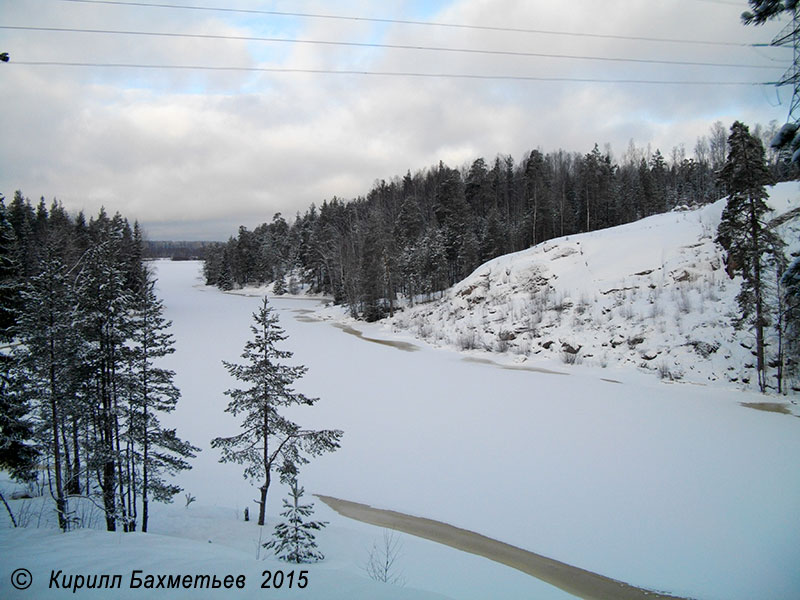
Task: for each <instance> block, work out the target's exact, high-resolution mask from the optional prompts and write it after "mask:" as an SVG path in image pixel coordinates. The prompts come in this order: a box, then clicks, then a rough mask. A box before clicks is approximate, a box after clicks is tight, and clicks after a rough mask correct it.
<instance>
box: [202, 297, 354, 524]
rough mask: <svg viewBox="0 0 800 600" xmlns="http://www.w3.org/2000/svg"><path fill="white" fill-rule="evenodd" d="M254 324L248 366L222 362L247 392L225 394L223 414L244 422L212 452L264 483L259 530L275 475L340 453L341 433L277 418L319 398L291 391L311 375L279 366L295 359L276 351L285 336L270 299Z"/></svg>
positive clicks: (217, 441)
mask: <svg viewBox="0 0 800 600" xmlns="http://www.w3.org/2000/svg"><path fill="white" fill-rule="evenodd" d="M253 320H254V323H255V324H254V325H251V326H250V331H251V332H252V334H253V338H252V339H250V340H248V341H247V343H246V344H245V347H244V352H242V355H241V356H242V358H243V359H244V360H245V363H244V364H235V363H229V362H225V361H223V364H224V365H225V368H226V369H227V370H228V372H229V373H230V374H231V375H232V376H233V377H234V378H235V379H237V380H238V381H240V382H242V383H243V384H245V385H246V386H247V387H245V388H244V389H240V388H234V389H229V390H227V391H226V392H225V394H226V395H227V396H229V397H230V398H231V401H230V402H229V403H228V406H227V408H226V409H225V412H229V413H231V414H232V415H233V416H238V415H240V414H241V415H243V416H244V419H243V421H242V424H241V427H242V430H243V431H242V432H241V433H239V434H238V435H234V436H231V437H218V438H214V439H213V440H211V447H212V448H219V449H220V450H221V453H222V456H221V458H220V462H233V463H236V464H240V465H244V466H245V469H244V476H245V477H246V478H249V479H252V480H258V481H260V482H261V486H260V492H261V498H260V500H259V513H258V524H259V525H263V524H264V517H265V514H266V508H267V492H268V490H269V486H270V482H271V481H272V473H273V471H278V470H280V469H284V471H285V468H286V467H285V465H292V466H296V465H299V464H303V463H306V462H308V459H307V458H306V455H310V456H317V455H320V454H322V453H323V452H331V451H333V450H336V449H337V448H338V447H339V440H340V439H341V437H342V432H341V431H339V430H334V429H329V430H321V431H313V430H308V429H302V428H301V427H300V426H299V425H298V424H297V423H294V422H293V421H291V420H289V419H287V418H286V417H284V416H282V415H281V414H280V413H279V412H278V409H279V408H281V407H289V406H293V405H298V404H300V405H305V406H312V405H313V404H314V403H315V402H317V400H318V398H308V397H306V396H305V395H303V394H301V393H298V392H296V391H295V390H294V389H293V388H292V384H293V383H294V381H295V380H297V379H299V378H300V377H302V376H303V375H304V374H305V373H306V371H307V369H306V367H304V366H288V365H286V364H283V363H282V362H281V361H284V360H286V359H289V358H291V357H292V353H291V352H289V351H286V350H279V349H278V348H276V347H275V346H276V344H278V343H279V342H282V341H283V340H285V339H286V335H285V334H284V331H283V329H282V328H281V327H280V326H279V325H278V317H277V315H275V314H273V312H272V307H271V306H269V303H268V301H267V298H266V297H265V298H264V300H263V303H262V305H261V307H260V309H259V310H258V311H257V312H256V313H253Z"/></svg>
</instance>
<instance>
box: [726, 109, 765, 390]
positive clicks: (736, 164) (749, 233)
mask: <svg viewBox="0 0 800 600" xmlns="http://www.w3.org/2000/svg"><path fill="white" fill-rule="evenodd" d="M719 180H720V183H721V184H722V185H723V186H724V188H725V190H726V191H727V193H728V202H727V204H726V206H725V209H724V210H723V212H722V219H721V220H720V224H719V227H718V229H717V242H718V243H719V244H720V245H721V246H722V247H723V248H724V249H725V251H726V252H727V259H726V261H727V267H728V273H729V275H731V276H734V275H735V274H741V276H742V287H741V291H740V292H739V295H738V296H737V297H736V300H737V302H738V305H739V315H738V316H737V318H736V321H735V324H736V325H737V326H739V327H741V326H744V325H749V326H751V327H752V328H753V331H754V333H755V338H756V347H755V354H756V369H757V371H758V384H759V388H760V389H761V391H762V392H763V391H766V360H765V341H764V330H765V328H766V327H767V326H768V324H769V310H768V308H769V307H768V305H767V302H766V298H765V296H766V286H765V281H766V278H765V273H766V270H767V268H768V266H769V263H770V261H771V259H774V258H775V257H776V256H777V254H778V253H779V252H780V241H779V240H778V239H777V237H776V236H775V235H774V234H773V233H772V232H771V231H770V230H769V229H768V228H767V227H766V225H765V221H764V218H765V216H766V214H767V213H768V212H769V211H770V209H769V207H768V206H767V203H766V199H767V198H768V194H767V191H766V189H765V186H766V185H768V184H769V183H771V180H772V178H771V175H770V172H769V169H768V168H767V164H766V159H765V156H764V147H763V146H762V144H761V141H760V140H759V139H758V138H756V137H754V136H752V135H750V132H749V130H748V128H747V126H746V125H744V124H743V123H741V122H739V121H736V122H735V123H734V124H733V125H732V126H731V134H730V136H729V138H728V158H727V160H726V162H725V165H724V166H723V167H722V170H721V172H720V175H719Z"/></svg>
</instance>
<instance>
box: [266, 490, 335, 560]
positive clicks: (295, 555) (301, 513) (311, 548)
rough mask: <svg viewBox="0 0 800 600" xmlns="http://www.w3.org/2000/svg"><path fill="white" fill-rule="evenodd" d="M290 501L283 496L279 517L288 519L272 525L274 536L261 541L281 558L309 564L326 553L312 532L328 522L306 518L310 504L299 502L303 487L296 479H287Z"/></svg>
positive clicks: (310, 511)
mask: <svg viewBox="0 0 800 600" xmlns="http://www.w3.org/2000/svg"><path fill="white" fill-rule="evenodd" d="M289 486H290V494H291V501H289V500H287V499H285V498H284V499H283V508H284V510H283V512H282V513H281V516H282V517H286V520H287V522H285V523H279V524H278V525H276V526H275V533H273V539H272V540H270V541H268V542H267V543H265V544H264V547H265V548H272V549H274V550H275V554H276V555H277V556H278V558H280V559H281V560H285V561H287V562H293V563H308V562H316V561H320V560H323V559H324V558H325V555H324V554H322V552H320V551H319V550H317V543H316V541H315V536H314V533H313V532H314V531H319V530H320V529H322V528H323V527H325V526H326V525H327V524H328V523H327V522H325V521H306V520H305V519H307V518H308V517H309V516H311V514H312V513H313V512H314V507H313V505H312V504H301V503H300V498H302V497H303V493H304V492H305V490H304V489H303V488H302V487H298V486H297V479H296V478H295V477H292V478H291V479H290V484H289Z"/></svg>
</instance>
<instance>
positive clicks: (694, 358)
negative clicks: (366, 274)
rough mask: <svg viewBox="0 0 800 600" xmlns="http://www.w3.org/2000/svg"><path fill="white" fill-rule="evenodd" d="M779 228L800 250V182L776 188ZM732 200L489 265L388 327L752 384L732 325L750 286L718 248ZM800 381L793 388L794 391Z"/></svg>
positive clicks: (572, 359) (488, 346) (747, 355)
mask: <svg viewBox="0 0 800 600" xmlns="http://www.w3.org/2000/svg"><path fill="white" fill-rule="evenodd" d="M769 192H770V200H769V202H770V206H772V207H773V209H774V211H773V215H772V218H773V221H772V222H773V224H774V226H775V229H776V231H778V232H779V233H780V234H781V235H782V237H783V239H784V240H785V241H786V243H787V248H786V250H787V256H791V255H792V254H793V255H794V256H797V253H798V252H799V251H800V190H798V185H797V183H783V184H779V185H777V186H775V187H774V188H770V190H769ZM724 205H725V201H724V200H720V201H718V202H716V203H714V204H712V205H709V206H706V207H704V208H701V209H697V210H676V211H673V212H671V213H667V214H663V215H656V216H653V217H649V218H646V219H642V220H641V221H638V222H635V223H630V224H627V225H623V226H620V227H614V228H611V229H606V230H602V231H596V232H592V233H588V234H581V235H574V236H567V237H563V238H559V239H555V240H550V241H548V242H544V243H541V244H538V245H537V246H535V247H533V248H530V249H529V250H525V251H522V252H518V253H515V254H509V255H506V256H501V257H499V258H497V259H494V260H492V261H489V262H487V263H485V264H484V265H482V266H481V267H479V268H478V269H477V270H476V271H475V272H474V273H472V275H470V276H469V277H467V278H466V279H464V280H463V281H462V282H460V283H459V284H457V285H456V286H454V287H453V288H451V289H450V290H448V291H447V292H446V293H445V294H444V295H443V297H442V298H441V299H437V300H436V301H434V302H430V303H424V304H418V305H416V306H414V307H411V308H408V309H406V310H404V311H402V312H400V313H398V314H396V315H395V317H394V318H393V319H392V320H391V321H390V323H391V326H392V327H393V328H395V329H398V330H407V331H410V332H411V333H413V334H415V335H417V336H418V337H421V338H423V339H426V340H427V341H429V342H431V343H434V344H436V345H441V346H448V347H454V348H457V349H459V350H484V351H490V352H499V353H507V355H508V356H510V357H512V358H511V360H513V361H515V362H518V363H522V362H528V361H530V360H531V359H534V358H536V357H542V358H550V359H553V358H556V359H557V360H561V361H563V362H564V363H568V364H575V363H583V364H586V365H595V366H599V367H603V368H605V367H614V366H633V367H637V368H640V369H643V370H648V371H652V372H655V373H657V374H658V375H659V376H661V377H663V378H666V379H672V380H681V381H688V382H693V383H707V382H715V381H717V382H724V383H731V382H733V383H736V384H737V385H742V384H744V385H748V384H750V385H754V384H753V382H752V380H753V379H754V378H755V370H754V368H753V363H754V359H753V355H752V352H751V348H752V347H753V339H752V335H751V334H750V333H749V332H747V331H736V330H734V329H733V327H732V326H731V316H732V312H734V311H736V310H737V309H736V302H735V297H736V294H737V293H738V291H739V286H740V283H741V280H740V279H739V278H736V279H733V280H731V279H730V278H729V277H728V275H727V273H726V271H725V268H724V262H723V252H722V250H721V248H720V247H719V246H718V245H717V244H715V243H714V237H715V236H716V230H717V226H718V224H719V220H720V216H721V214H722V210H723V208H724ZM796 385H797V384H796V383H795V386H796Z"/></svg>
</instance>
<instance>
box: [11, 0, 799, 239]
mask: <svg viewBox="0 0 800 600" xmlns="http://www.w3.org/2000/svg"><path fill="white" fill-rule="evenodd" d="M51 4H52V7H53V11H52V12H48V13H47V14H46V15H44V14H38V13H37V11H35V10H34V8H32V5H33V3H14V4H13V5H10V6H9V5H6V6H5V7H4V8H3V9H0V20H2V22H3V23H9V24H15V25H40V26H44V25H46V26H60V27H65V26H66V27H96V28H109V29H131V30H132V29H140V30H152V31H191V32H203V33H213V34H223V35H251V36H252V35H275V36H279V35H291V36H295V37H297V38H300V39H320V40H343V41H365V42H381V43H390V44H409V45H412V44H416V45H426V46H446V47H454V48H460V47H469V48H487V49H496V50H511V51H517V52H549V53H561V54H571V55H601V56H629V57H634V58H642V59H657V60H664V59H669V60H693V61H708V62H735V63H758V64H765V63H769V59H770V58H773V59H775V58H777V59H780V58H781V57H783V56H784V54H785V53H784V54H781V51H776V50H762V51H760V52H761V53H762V54H764V53H766V57H763V56H761V55H759V54H758V53H756V52H755V51H754V50H753V49H752V48H747V47H731V46H698V45H682V44H665V43H659V44H656V43H651V42H641V41H640V42H632V41H623V40H609V39H597V38H590V37H569V36H553V35H544V34H539V35H535V34H529V33H510V32H502V33H501V32H489V31H480V30H465V29H454V28H438V27H412V26H408V25H399V24H398V25H392V26H389V25H385V24H384V25H375V24H370V23H367V22H363V21H362V22H356V21H341V20H328V19H298V18H292V19H289V18H285V17H259V18H253V17H247V18H245V17H244V16H242V15H239V16H235V17H234V16H231V15H229V14H226V13H210V12H207V11H202V12H197V11H177V10H170V11H167V10H161V11H158V10H156V9H149V10H146V9H142V8H139V9H134V8H121V7H112V6H91V5H82V4H74V3H59V2H53V3H51ZM268 6H274V7H275V9H276V10H281V9H284V10H293V11H296V12H298V11H302V12H314V13H332V12H334V10H335V12H336V13H337V14H347V15H368V16H375V17H387V18H401V19H407V18H412V19H413V18H415V17H414V14H413V13H410V12H408V11H410V10H412V9H414V10H416V9H418V6H417V3H415V2H411V1H408V2H404V1H401V0H397V1H395V2H387V3H381V5H376V4H375V3H368V2H365V1H353V2H342V3H337V6H336V7H335V9H334V8H333V7H331V5H330V3H327V2H325V3H323V2H303V3H302V6H298V3H292V4H291V5H290V6H291V8H286V7H287V6H289V5H287V4H285V3H280V2H276V3H273V4H271V5H268ZM67 9H69V10H67ZM379 9H380V10H379ZM739 12H740V7H735V6H727V5H722V4H716V3H704V2H690V1H688V0H671V1H666V0H665V1H664V2H659V3H652V2H644V1H642V0H615V1H613V2H611V1H609V2H602V3H600V2H595V1H590V0H574V1H573V2H569V3H553V2H529V1H522V0H517V1H513V2H512V1H509V2H504V3H502V4H501V3H498V2H490V1H488V0H457V1H453V2H450V3H449V4H447V5H446V6H445V8H444V9H443V10H442V11H441V12H440V13H438V14H435V15H430V16H428V17H426V18H427V19H429V20H434V21H440V22H455V23H464V24H476V25H490V26H505V27H508V26H511V27H517V28H526V29H542V30H559V31H572V32H595V33H601V34H614V35H627V36H644V37H659V38H681V39H703V40H717V41H721V40H741V41H742V42H743V43H746V42H749V41H755V40H765V39H767V40H768V39H769V38H770V37H771V35H773V34H774V32H775V31H777V28H778V27H779V24H775V25H773V26H771V27H772V29H768V28H761V29H755V28H752V27H744V26H743V25H741V23H740V22H739V19H738V14H739ZM768 27H770V26H768ZM0 33H2V38H0V44H2V45H3V49H6V48H7V49H8V51H10V52H11V54H12V61H14V60H15V59H16V60H74V61H90V62H136V63H154V64H208V65H240V66H253V65H263V66H275V64H276V63H275V62H272V61H277V64H278V65H279V66H282V67H285V68H329V69H359V70H372V71H394V72H397V71H405V72H426V73H444V72H447V73H480V74H495V75H498V74H499V75H522V76H528V75H535V76H550V77H578V78H595V79H606V78H635V79H642V78H644V79H681V80H683V79H700V80H703V79H708V80H710V79H712V78H715V77H716V78H719V79H723V80H736V79H742V78H748V79H747V80H750V79H749V78H753V80H754V81H757V80H762V79H774V78H776V77H778V76H779V75H780V74H781V72H780V70H777V71H775V70H773V71H758V72H749V71H748V70H746V69H708V68H700V67H682V66H667V65H653V64H629V63H613V62H599V61H586V60H565V59H555V58H554V59H547V58H534V57H508V56H485V55H477V54H463V53H432V52H428V51H411V50H386V49H375V48H372V49H364V48H361V49H352V48H346V47H334V46H319V45H305V44H296V45H286V44H267V43H261V42H251V43H248V42H243V41H210V40H189V39H178V38H174V39H163V38H150V37H147V38H143V37H129V36H102V35H99V34H97V35H78V34H65V33H64V34H44V33H35V32H29V33H21V32H10V31H5V32H0ZM787 59H788V55H787ZM777 64H778V65H782V64H783V63H781V62H778V63H777ZM0 86H1V87H2V89H3V93H2V94H0V111H1V113H0V114H2V115H3V116H2V119H3V122H4V126H3V132H4V135H3V136H2V138H0V192H3V193H5V194H6V195H11V194H12V193H13V191H14V190H15V189H18V188H19V189H22V190H23V191H24V192H25V193H26V194H28V195H30V196H32V197H38V196H39V195H45V196H46V197H48V198H50V197H53V196H57V197H58V198H60V199H62V200H63V201H64V203H65V205H66V206H67V207H68V208H70V209H74V210H77V209H81V208H82V209H85V210H86V211H88V212H95V211H96V210H97V209H99V207H100V205H105V206H106V208H107V209H108V210H110V211H116V210H119V211H121V212H122V213H123V214H125V215H126V216H128V217H130V218H132V219H133V218H136V219H139V220H140V221H142V222H143V223H144V224H145V226H146V227H147V228H148V229H149V230H150V231H151V237H155V236H157V237H159V238H164V237H167V238H187V237H192V236H194V235H199V234H202V235H203V236H204V237H215V238H220V239H221V238H225V237H227V235H229V234H231V233H234V232H235V224H237V223H243V224H246V225H248V226H254V225H256V224H257V223H259V222H262V221H265V220H269V219H270V218H271V216H272V213H273V212H276V211H281V212H283V213H284V214H287V215H293V214H294V213H295V212H296V211H298V210H299V211H304V210H305V209H306V208H307V207H308V206H309V204H310V203H311V202H316V203H318V204H319V203H320V202H321V201H322V200H323V199H326V198H331V197H333V196H334V195H337V196H339V197H353V196H356V195H359V194H365V193H366V192H367V191H368V190H369V187H370V186H371V185H372V182H373V181H374V180H375V179H381V178H384V179H388V178H390V177H392V176H395V175H402V174H404V173H405V172H406V171H407V170H412V171H414V170H416V169H420V168H425V167H428V166H430V165H433V164H436V163H437V162H438V161H439V160H443V161H445V162H446V163H448V164H451V165H453V166H460V165H461V164H463V163H467V162H471V161H472V160H473V159H474V158H477V157H478V156H484V157H486V158H487V159H492V158H493V157H494V156H495V155H496V154H497V153H504V154H511V155H512V156H514V157H515V158H516V159H519V158H521V157H522V155H523V154H524V153H525V152H527V151H529V150H531V149H532V148H536V147H540V148H542V149H544V150H546V151H547V150H555V149H558V148H563V149H565V150H570V151H571V150H575V151H579V152H588V151H590V150H591V148H592V146H593V145H594V143H595V142H597V143H599V144H600V145H601V146H602V145H603V144H604V143H606V142H610V143H611V144H612V146H613V148H614V150H615V151H616V153H617V155H620V154H622V153H623V152H624V151H625V149H626V148H627V145H628V141H629V140H630V139H633V140H634V141H635V142H636V143H637V145H639V146H647V145H648V144H651V145H652V147H653V148H655V147H660V148H661V149H662V151H663V152H664V153H665V154H668V153H669V150H670V149H671V148H672V146H674V145H677V144H679V143H684V144H685V145H686V147H687V149H689V151H691V148H693V146H694V142H695V139H696V137H697V136H698V135H701V134H704V133H705V132H706V131H707V130H708V127H709V126H710V124H711V123H712V122H713V121H715V120H717V119H722V120H723V121H724V122H725V123H726V124H728V123H730V122H731V121H732V120H733V119H735V118H739V119H742V120H745V121H746V122H751V123H752V122H755V121H760V122H762V123H767V122H768V121H770V120H771V119H783V118H784V117H785V114H786V112H787V108H786V107H785V106H777V107H776V106H774V104H775V102H774V95H773V94H774V91H772V89H771V88H759V87H741V86H739V87H733V86H731V87H727V86H725V87H723V86H672V85H668V86H653V85H641V84H597V83H594V84H581V83H575V82H568V83H564V82H562V83H557V82H529V81H527V82H526V81H516V82H509V81H491V80H461V79H435V78H396V77H384V76H358V75H347V76H345V75H333V74H296V73H295V74H288V73H287V74H275V73H273V74H266V73H264V74H258V73H216V72H213V73H209V72H185V71H137V70H133V71H128V70H110V69H107V70H103V69H80V68H70V67H62V68H53V67H26V66H24V65H14V64H13V63H12V64H9V65H0ZM784 98H785V95H784ZM214 222H218V223H219V225H218V227H216V228H214V226H213V225H211V224H212V223H214ZM181 223H183V225H181ZM212 232H214V233H212Z"/></svg>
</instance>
